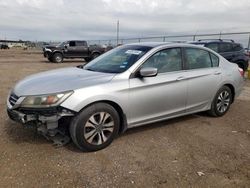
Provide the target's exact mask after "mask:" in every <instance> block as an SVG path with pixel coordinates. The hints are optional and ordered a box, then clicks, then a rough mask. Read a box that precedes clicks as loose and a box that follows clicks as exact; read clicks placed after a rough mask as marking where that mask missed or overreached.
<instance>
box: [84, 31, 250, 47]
mask: <svg viewBox="0 0 250 188" xmlns="http://www.w3.org/2000/svg"><path fill="white" fill-rule="evenodd" d="M201 39H222V40H223V39H231V40H234V41H235V42H239V43H241V44H242V45H243V46H244V47H245V48H250V32H237V33H209V34H194V35H191V34H190V35H170V36H167V35H166V36H156V37H138V38H119V39H108V40H89V41H88V42H89V44H106V45H112V46H116V45H120V44H128V43H136V42H153V41H154V42H186V41H196V40H201Z"/></svg>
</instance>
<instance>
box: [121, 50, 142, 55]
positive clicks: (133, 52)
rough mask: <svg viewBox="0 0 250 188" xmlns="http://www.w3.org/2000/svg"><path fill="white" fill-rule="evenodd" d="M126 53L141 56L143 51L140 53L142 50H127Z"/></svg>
mask: <svg viewBox="0 0 250 188" xmlns="http://www.w3.org/2000/svg"><path fill="white" fill-rule="evenodd" d="M125 53H126V54H133V55H139V54H140V53H142V51H140V50H127V51H126V52H125Z"/></svg>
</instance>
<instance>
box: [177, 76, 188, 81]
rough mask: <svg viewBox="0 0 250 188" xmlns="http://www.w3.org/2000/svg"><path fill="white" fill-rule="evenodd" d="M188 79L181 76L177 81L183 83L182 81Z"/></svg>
mask: <svg viewBox="0 0 250 188" xmlns="http://www.w3.org/2000/svg"><path fill="white" fill-rule="evenodd" d="M185 79H186V78H185V77H184V76H180V77H178V78H176V81H181V80H185Z"/></svg>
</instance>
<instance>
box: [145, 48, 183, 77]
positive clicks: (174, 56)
mask: <svg viewBox="0 0 250 188" xmlns="http://www.w3.org/2000/svg"><path fill="white" fill-rule="evenodd" d="M142 67H154V68H157V69H158V73H164V72H173V71H179V70H181V69H182V59H181V49H180V48H172V49H165V50H162V51H159V52H157V53H155V54H154V55H152V56H151V57H150V58H149V59H148V60H147V61H146V62H145V63H144V64H143V65H142Z"/></svg>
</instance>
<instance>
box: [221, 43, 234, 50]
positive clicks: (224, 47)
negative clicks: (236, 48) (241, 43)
mask: <svg viewBox="0 0 250 188" xmlns="http://www.w3.org/2000/svg"><path fill="white" fill-rule="evenodd" d="M231 51H232V44H231V43H221V44H220V52H231Z"/></svg>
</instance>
